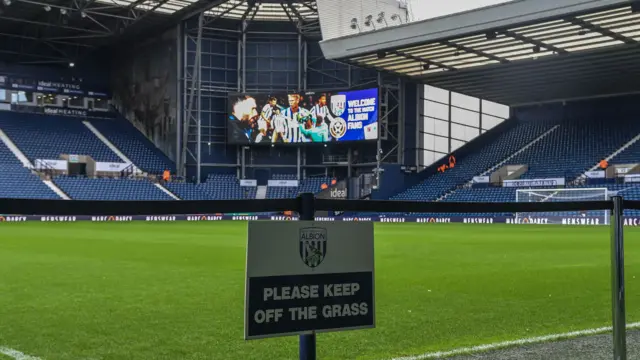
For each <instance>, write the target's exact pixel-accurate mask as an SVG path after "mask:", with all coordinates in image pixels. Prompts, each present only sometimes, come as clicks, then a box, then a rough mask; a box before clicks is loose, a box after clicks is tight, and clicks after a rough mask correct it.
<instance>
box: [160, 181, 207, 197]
mask: <svg viewBox="0 0 640 360" xmlns="http://www.w3.org/2000/svg"><path fill="white" fill-rule="evenodd" d="M164 187H166V188H167V189H168V190H169V191H171V192H172V193H173V194H174V195H176V196H177V197H179V198H180V199H182V200H215V198H214V197H213V196H211V195H209V194H208V193H207V192H206V191H205V189H204V184H193V183H185V182H169V183H166V184H165V185H164Z"/></svg>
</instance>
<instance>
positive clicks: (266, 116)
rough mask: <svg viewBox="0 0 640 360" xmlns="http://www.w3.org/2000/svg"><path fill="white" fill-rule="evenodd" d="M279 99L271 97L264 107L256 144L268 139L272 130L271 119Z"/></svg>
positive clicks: (259, 120)
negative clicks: (268, 134)
mask: <svg viewBox="0 0 640 360" xmlns="http://www.w3.org/2000/svg"><path fill="white" fill-rule="evenodd" d="M277 103H278V99H276V98H275V97H273V96H272V97H270V98H269V101H268V102H267V104H266V105H265V106H263V107H262V112H261V113H260V117H259V118H258V134H257V135H256V142H257V143H259V142H261V141H262V140H268V139H267V133H268V131H269V129H270V128H271V117H272V116H273V109H275V108H276V105H277Z"/></svg>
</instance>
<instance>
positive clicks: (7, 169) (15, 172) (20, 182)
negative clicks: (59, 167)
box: [0, 141, 60, 199]
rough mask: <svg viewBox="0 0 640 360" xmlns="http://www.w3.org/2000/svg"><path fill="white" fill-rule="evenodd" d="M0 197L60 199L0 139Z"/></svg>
mask: <svg viewBox="0 0 640 360" xmlns="http://www.w3.org/2000/svg"><path fill="white" fill-rule="evenodd" d="M0 168H1V169H2V171H0V198H22V199H60V197H59V196H58V195H57V194H56V193H54V192H53V190H51V189H49V187H47V185H45V184H44V183H43V182H42V180H40V178H39V177H38V176H37V175H35V174H32V173H31V170H29V169H27V168H25V167H24V166H22V163H21V162H20V161H19V160H18V159H17V158H16V157H15V155H13V153H12V152H11V150H9V148H7V147H6V146H5V145H4V143H3V142H1V141H0Z"/></svg>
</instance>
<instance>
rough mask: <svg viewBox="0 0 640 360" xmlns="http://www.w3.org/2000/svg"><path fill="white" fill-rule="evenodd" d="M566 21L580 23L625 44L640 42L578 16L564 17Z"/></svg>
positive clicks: (582, 26)
mask: <svg viewBox="0 0 640 360" xmlns="http://www.w3.org/2000/svg"><path fill="white" fill-rule="evenodd" d="M564 21H567V22H570V23H572V24H573V25H578V26H580V27H581V28H583V29H587V30H591V31H594V32H597V33H600V34H602V35H604V36H608V37H610V38H612V39H615V40H618V41H622V42H623V43H625V44H637V43H638V42H637V41H635V40H633V39H631V38H628V37H626V36H624V35H620V34H617V33H615V32H613V31H611V30H609V29H605V28H603V27H602V26H598V25H596V24H593V23H590V22H588V21H584V20H582V19H578V18H575V17H569V18H566V19H564Z"/></svg>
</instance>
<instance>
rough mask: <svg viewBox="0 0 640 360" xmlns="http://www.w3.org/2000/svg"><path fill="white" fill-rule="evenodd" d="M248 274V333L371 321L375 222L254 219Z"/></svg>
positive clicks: (319, 328) (280, 332)
mask: <svg viewBox="0 0 640 360" xmlns="http://www.w3.org/2000/svg"><path fill="white" fill-rule="evenodd" d="M276 233H277V234H278V236H273V234H276ZM246 274H247V278H246V287H245V327H244V328H245V339H258V338H265V337H275V336H287V335H296V334H303V333H308V332H309V331H316V332H323V331H338V330H347V329H348V330H354V329H364V328H373V327H375V301H374V268H373V224H372V223H364V222H361V223H359V222H318V221H251V222H249V236H248V242H247V268H246Z"/></svg>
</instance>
